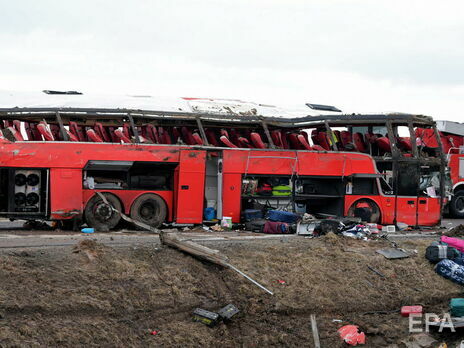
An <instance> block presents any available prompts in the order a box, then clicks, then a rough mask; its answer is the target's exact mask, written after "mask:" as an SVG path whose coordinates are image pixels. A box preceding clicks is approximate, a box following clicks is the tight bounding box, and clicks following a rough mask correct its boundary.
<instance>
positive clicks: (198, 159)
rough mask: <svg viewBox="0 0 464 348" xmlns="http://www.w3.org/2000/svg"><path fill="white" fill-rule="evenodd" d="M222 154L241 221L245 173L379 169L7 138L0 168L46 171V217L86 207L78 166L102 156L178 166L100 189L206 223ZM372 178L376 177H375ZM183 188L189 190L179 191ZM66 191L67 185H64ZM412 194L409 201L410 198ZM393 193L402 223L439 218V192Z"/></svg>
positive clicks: (244, 153) (388, 211)
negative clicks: (165, 180) (169, 183)
mask: <svg viewBox="0 0 464 348" xmlns="http://www.w3.org/2000/svg"><path fill="white" fill-rule="evenodd" d="M211 151H212V152H218V153H219V152H221V153H222V158H223V185H222V187H223V191H222V200H223V216H230V217H232V220H233V222H240V214H241V209H242V207H241V195H242V192H241V187H242V179H243V176H244V175H253V174H258V175H268V176H273V175H286V176H292V175H296V176H317V177H333V178H338V179H339V180H342V178H344V177H350V176H353V175H356V174H360V173H361V174H365V175H369V174H371V175H372V176H373V177H374V175H375V174H376V173H377V170H376V166H375V162H374V160H373V159H372V157H371V156H369V155H367V154H361V153H347V152H325V153H320V152H314V151H278V150H259V149H222V150H219V151H218V150H197V149H191V148H189V147H182V146H168V145H141V144H137V145H135V144H105V143H70V142H42V143H38V142H14V143H13V142H9V141H2V142H1V143H0V153H1V159H0V166H1V167H3V168H27V169H30V168H47V169H49V175H50V180H49V183H50V186H49V193H50V201H49V204H50V213H49V215H48V216H46V218H47V219H50V220H62V219H71V218H74V217H76V216H82V214H83V211H84V207H85V206H86V204H87V202H88V201H89V199H90V198H91V197H92V196H93V195H94V194H95V190H90V189H84V188H83V184H82V181H83V168H84V167H85V165H86V164H87V163H88V161H91V160H95V159H101V158H104V159H105V160H106V161H121V160H124V161H143V162H147V161H152V162H168V163H173V164H175V165H176V171H175V182H176V185H175V187H174V188H173V190H167V191H147V190H98V191H101V192H110V193H113V194H114V195H116V196H117V197H118V198H119V200H120V201H121V203H122V206H123V209H124V212H125V213H126V214H129V213H130V208H131V206H132V204H133V202H134V200H135V199H136V198H137V197H138V196H140V195H141V194H144V193H146V192H152V193H155V194H157V195H159V196H161V197H162V198H163V200H164V201H165V202H166V205H167V207H168V218H167V222H176V223H179V224H199V223H202V221H203V208H204V204H205V203H204V200H205V199H204V182H205V163H206V158H207V153H208V152H211ZM375 180H376V182H377V179H375ZM185 187H188V189H183V188H185ZM64 190H65V191H64ZM339 199H341V200H343V213H344V215H348V211H349V209H350V207H351V206H352V205H353V204H354V203H355V202H356V201H359V200H361V199H367V200H371V201H373V202H375V203H376V204H377V205H378V206H379V208H380V211H381V214H380V216H381V221H380V222H381V223H382V224H392V223H394V215H395V214H394V212H395V197H394V196H387V195H384V194H382V193H380V194H376V195H349V194H345V195H343V197H339ZM411 200H414V204H407V201H411ZM419 200H420V199H418V198H411V197H398V198H397V200H396V204H397V209H398V211H400V218H399V221H401V222H404V223H407V224H409V225H416V223H417V224H419V225H424V226H432V225H436V224H437V223H439V221H440V207H439V199H438V198H434V199H432V198H427V199H423V201H426V204H420V203H419ZM416 205H417V206H418V207H419V208H421V210H420V211H419V215H418V216H419V220H418V221H416Z"/></svg>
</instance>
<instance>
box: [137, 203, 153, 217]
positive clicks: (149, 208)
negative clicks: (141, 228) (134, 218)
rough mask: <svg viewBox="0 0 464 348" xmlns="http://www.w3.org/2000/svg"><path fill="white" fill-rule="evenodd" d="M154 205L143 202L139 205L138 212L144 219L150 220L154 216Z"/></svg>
mask: <svg viewBox="0 0 464 348" xmlns="http://www.w3.org/2000/svg"><path fill="white" fill-rule="evenodd" d="M156 213H157V209H156V206H155V205H154V204H153V203H151V202H145V203H143V204H142V205H141V206H140V209H139V214H140V217H141V218H142V219H144V220H151V219H153V218H154V217H155V216H156Z"/></svg>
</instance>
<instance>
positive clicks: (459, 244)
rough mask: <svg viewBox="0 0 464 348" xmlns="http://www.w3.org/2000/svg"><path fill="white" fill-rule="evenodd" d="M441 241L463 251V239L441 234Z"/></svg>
mask: <svg viewBox="0 0 464 348" xmlns="http://www.w3.org/2000/svg"><path fill="white" fill-rule="evenodd" d="M441 241H442V242H443V243H446V244H448V245H449V246H452V247H453V248H455V249H457V250H459V251H460V252H463V251H464V240H463V239H460V238H453V237H447V236H441Z"/></svg>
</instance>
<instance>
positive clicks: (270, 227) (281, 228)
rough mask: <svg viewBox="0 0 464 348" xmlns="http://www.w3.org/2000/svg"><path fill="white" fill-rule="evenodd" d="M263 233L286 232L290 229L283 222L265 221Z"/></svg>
mask: <svg viewBox="0 0 464 348" xmlns="http://www.w3.org/2000/svg"><path fill="white" fill-rule="evenodd" d="M263 233H267V234H288V233H290V229H289V227H288V224H287V223H285V222H276V221H266V223H265V224H264V229H263Z"/></svg>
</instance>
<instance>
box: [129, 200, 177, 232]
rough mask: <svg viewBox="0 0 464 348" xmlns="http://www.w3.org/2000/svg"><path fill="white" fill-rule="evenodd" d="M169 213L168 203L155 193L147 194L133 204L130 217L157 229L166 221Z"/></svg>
mask: <svg viewBox="0 0 464 348" xmlns="http://www.w3.org/2000/svg"><path fill="white" fill-rule="evenodd" d="M167 212H168V209H167V207H166V203H165V202H164V200H163V199H162V198H161V197H160V196H158V195H156V194H154V193H145V194H143V195H141V196H139V197H138V198H137V199H136V200H135V201H134V203H133V204H132V207H131V209H130V217H131V218H132V219H133V220H136V221H140V222H143V223H144V224H147V225H150V226H152V227H154V228H157V227H159V226H160V225H161V224H162V223H163V222H164V221H165V220H166V216H167Z"/></svg>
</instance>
